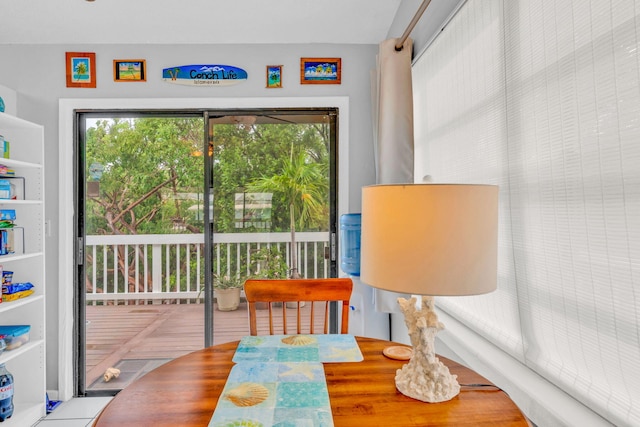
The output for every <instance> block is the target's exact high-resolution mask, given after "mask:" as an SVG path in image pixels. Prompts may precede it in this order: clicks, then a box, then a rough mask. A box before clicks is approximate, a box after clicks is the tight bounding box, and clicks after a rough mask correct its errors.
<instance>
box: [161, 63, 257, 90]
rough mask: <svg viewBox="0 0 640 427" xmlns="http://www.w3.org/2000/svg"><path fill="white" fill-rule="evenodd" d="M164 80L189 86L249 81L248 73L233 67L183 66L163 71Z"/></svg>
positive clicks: (226, 84) (220, 84) (223, 84)
mask: <svg viewBox="0 0 640 427" xmlns="http://www.w3.org/2000/svg"><path fill="white" fill-rule="evenodd" d="M162 80H164V81H165V82H167V83H173V84H179V85H187V86H229V85H234V84H236V83H240V82H243V81H246V80H247V72H246V71H245V70H243V69H242V68H238V67H233V66H231V65H181V66H177V67H170V68H165V69H163V70H162Z"/></svg>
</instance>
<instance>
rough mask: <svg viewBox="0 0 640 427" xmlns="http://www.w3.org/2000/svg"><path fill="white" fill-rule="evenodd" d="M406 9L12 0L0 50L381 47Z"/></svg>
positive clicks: (343, 2) (390, 0) (347, 1)
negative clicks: (10, 46)
mask: <svg viewBox="0 0 640 427" xmlns="http://www.w3.org/2000/svg"><path fill="white" fill-rule="evenodd" d="M401 2H402V0H95V1H86V0H17V1H16V0H14V1H8V0H7V1H2V2H0V44H121V43H124V44H129V43H131V44H144V43H152V44H202V43H206V44H227V43H233V44H237V43H240V44H242V43H250V44H254V43H274V44H289V43H303V44H307V43H338V44H378V43H380V42H381V41H382V40H384V39H385V38H387V36H388V32H389V28H390V27H391V24H392V22H393V20H394V17H395V16H396V12H397V10H398V7H399V6H400V3H401ZM400 35H401V34H391V35H390V36H392V37H399V36H400Z"/></svg>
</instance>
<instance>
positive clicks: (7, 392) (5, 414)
mask: <svg viewBox="0 0 640 427" xmlns="http://www.w3.org/2000/svg"><path fill="white" fill-rule="evenodd" d="M11 415H13V375H11V373H10V372H9V371H7V368H6V367H5V366H4V363H2V364H0V421H4V420H6V419H7V418H9V417H10V416H11Z"/></svg>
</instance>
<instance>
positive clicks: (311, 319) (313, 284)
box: [244, 278, 353, 335]
mask: <svg viewBox="0 0 640 427" xmlns="http://www.w3.org/2000/svg"><path fill="white" fill-rule="evenodd" d="M352 289H353V282H352V280H351V279H349V278H338V279H249V280H247V281H246V282H245V283H244V293H245V296H246V297H247V303H248V304H249V330H250V333H251V335H258V317H265V316H259V315H258V312H259V311H265V310H257V308H256V305H257V304H258V303H266V305H267V309H268V318H269V334H270V335H274V334H279V333H282V334H285V335H286V334H293V333H297V334H302V333H309V334H314V333H325V334H327V333H329V303H330V302H332V301H336V302H337V303H338V310H339V312H340V313H342V316H341V319H340V333H341V334H346V333H348V330H349V299H350V298H351V291H352ZM276 303H281V304H282V309H281V310H282V316H281V317H280V316H275V317H274V312H275V311H278V310H274V305H275V304H276ZM305 303H308V304H305ZM287 306H289V307H290V306H293V307H294V308H295V312H293V310H292V309H287ZM316 306H320V307H322V312H318V311H317V310H316ZM293 314H295V318H293V317H292V316H293ZM318 315H319V316H318ZM317 318H318V319H317ZM315 320H321V321H322V331H321V332H316V330H317V329H316V327H315V323H316V322H315ZM280 321H281V322H282V323H280ZM287 321H289V323H295V324H296V332H293V331H289V328H287ZM307 330H308V332H306V331H307Z"/></svg>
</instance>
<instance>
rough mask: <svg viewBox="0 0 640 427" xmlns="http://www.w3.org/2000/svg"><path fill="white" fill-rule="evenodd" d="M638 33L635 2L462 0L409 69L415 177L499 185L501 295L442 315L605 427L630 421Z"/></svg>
mask: <svg viewBox="0 0 640 427" xmlns="http://www.w3.org/2000/svg"><path fill="white" fill-rule="evenodd" d="M639 35H640V3H639V2H638V1H637V0H628V1H624V0H614V1H612V2H602V1H598V0H593V1H585V0H562V1H557V0H556V1H553V0H468V1H467V2H466V4H465V5H464V6H463V7H462V8H461V9H460V11H459V12H458V13H457V14H456V16H455V17H454V18H453V19H452V21H451V22H450V23H449V24H448V25H447V26H446V27H445V28H444V30H443V31H442V32H441V34H440V36H439V37H438V38H437V39H436V40H435V41H434V43H433V44H432V45H431V46H430V47H429V48H428V49H427V50H426V51H425V52H424V54H423V55H422V56H421V57H420V58H419V59H418V60H417V61H416V63H415V65H414V70H413V77H414V89H415V91H414V97H415V106H414V108H415V110H416V162H417V165H416V174H430V175H432V176H433V179H434V181H436V182H469V183H474V182H477V183H489V184H498V185H499V186H500V200H501V205H500V230H499V283H498V290H497V291H496V292H494V293H491V294H488V295H483V296H474V297H460V298H439V299H438V305H439V307H440V308H442V309H444V310H445V311H447V312H448V313H450V314H452V315H453V316H455V317H456V318H457V319H460V320H461V321H462V322H464V323H465V324H466V325H467V327H468V328H470V329H472V330H474V331H476V332H477V333H479V334H481V335H482V336H484V337H485V338H486V339H488V340H489V341H490V342H492V343H493V344H495V345H496V346H498V347H500V348H501V349H502V350H503V351H505V352H507V353H508V354H510V355H511V356H513V357H515V358H517V359H518V360H519V361H520V362H522V363H523V364H525V365H526V366H527V367H528V368H529V369H531V370H533V371H535V372H536V373H538V374H539V375H541V376H542V377H544V378H545V379H547V380H548V381H550V382H552V383H554V384H555V385H556V386H558V387H559V388H561V389H562V390H564V391H566V392H567V393H568V394H570V395H571V396H573V397H574V398H575V399H577V400H579V401H581V402H582V403H583V404H584V406H585V407H587V408H589V409H590V410H592V411H595V412H596V413H598V414H599V415H600V416H601V417H603V418H605V419H606V420H608V421H609V422H610V423H612V424H615V425H617V426H638V425H640V405H638V402H640V386H638V384H640V363H639V361H640V324H639V319H640V166H639V165H640V142H639V141H640V119H639V117H640V51H639V49H638V46H639V44H640V40H639ZM514 380H515V381H517V380H518V379H514Z"/></svg>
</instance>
